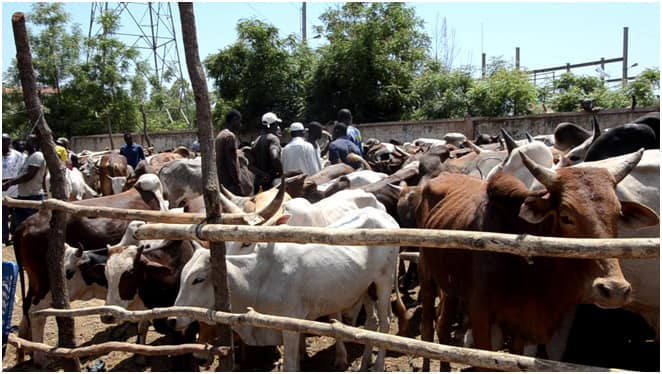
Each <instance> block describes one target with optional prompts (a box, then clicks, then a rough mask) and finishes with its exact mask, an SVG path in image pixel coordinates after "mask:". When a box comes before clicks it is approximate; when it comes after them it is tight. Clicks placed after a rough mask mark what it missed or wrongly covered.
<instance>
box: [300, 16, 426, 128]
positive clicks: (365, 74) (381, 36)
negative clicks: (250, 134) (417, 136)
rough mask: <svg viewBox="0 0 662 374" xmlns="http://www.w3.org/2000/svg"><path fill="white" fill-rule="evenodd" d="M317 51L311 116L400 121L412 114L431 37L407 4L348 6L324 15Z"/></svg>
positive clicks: (310, 100) (318, 29) (319, 28)
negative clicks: (342, 113)
mask: <svg viewBox="0 0 662 374" xmlns="http://www.w3.org/2000/svg"><path fill="white" fill-rule="evenodd" d="M320 18H321V20H322V22H323V23H324V25H323V26H317V32H318V33H320V34H322V35H323V36H325V37H326V38H327V39H328V40H329V44H328V45H325V46H323V47H321V48H320V49H319V53H320V59H319V63H318V64H317V66H316V68H315V71H314V73H313V77H312V82H311V90H310V93H309V96H308V99H307V102H308V105H307V117H315V118H320V119H329V118H335V116H336V113H337V111H338V109H340V108H343V107H346V108H349V109H350V110H352V113H353V114H354V118H355V119H356V121H357V122H370V121H384V120H398V119H400V118H401V117H402V115H403V114H404V113H406V112H407V111H410V110H411V108H410V107H411V89H412V84H413V81H414V78H415V75H416V73H418V72H419V71H420V70H421V69H422V68H423V64H424V62H425V53H426V51H427V48H428V46H429V43H430V41H429V38H428V36H427V35H426V34H425V33H424V32H423V31H422V26H423V23H422V20H421V19H419V18H418V17H416V16H415V13H414V10H413V9H412V8H410V7H407V6H406V5H404V4H403V3H367V4H366V3H345V4H343V6H342V7H341V8H340V9H330V10H328V11H326V12H325V13H323V14H322V15H321V17H320Z"/></svg>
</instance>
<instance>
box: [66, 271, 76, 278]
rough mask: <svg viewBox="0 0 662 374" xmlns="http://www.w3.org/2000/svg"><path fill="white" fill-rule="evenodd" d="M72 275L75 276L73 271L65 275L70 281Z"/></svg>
mask: <svg viewBox="0 0 662 374" xmlns="http://www.w3.org/2000/svg"><path fill="white" fill-rule="evenodd" d="M74 274H76V272H75V271H74V270H67V271H66V274H65V275H66V276H67V279H71V278H73V277H74Z"/></svg>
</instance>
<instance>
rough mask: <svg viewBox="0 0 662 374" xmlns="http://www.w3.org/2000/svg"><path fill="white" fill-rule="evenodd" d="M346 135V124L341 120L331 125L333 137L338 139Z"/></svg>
mask: <svg viewBox="0 0 662 374" xmlns="http://www.w3.org/2000/svg"><path fill="white" fill-rule="evenodd" d="M346 135H347V125H345V124H344V123H342V122H338V123H336V126H334V127H333V139H338V138H341V137H343V136H346Z"/></svg>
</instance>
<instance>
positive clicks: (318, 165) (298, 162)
mask: <svg viewBox="0 0 662 374" xmlns="http://www.w3.org/2000/svg"><path fill="white" fill-rule="evenodd" d="M304 134H305V128H304V127H303V124H302V123H301V122H294V123H292V124H291V125H290V135H291V136H292V140H290V142H289V143H288V144H287V145H286V146H285V148H283V150H282V153H281V156H280V158H281V162H282V163H283V173H284V174H287V173H292V172H296V171H300V172H303V173H304V174H306V175H314V174H317V172H318V171H320V170H321V169H322V162H321V160H320V158H319V156H318V155H317V152H316V151H315V148H313V145H312V144H310V143H309V142H307V141H306V140H305V139H304Z"/></svg>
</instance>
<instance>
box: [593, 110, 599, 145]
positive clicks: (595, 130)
mask: <svg viewBox="0 0 662 374" xmlns="http://www.w3.org/2000/svg"><path fill="white" fill-rule="evenodd" d="M591 123H592V124H593V140H592V141H591V144H593V142H595V140H596V139H597V138H598V137H599V136H600V125H599V124H598V119H597V118H596V117H595V114H593V121H592V122H591Z"/></svg>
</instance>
